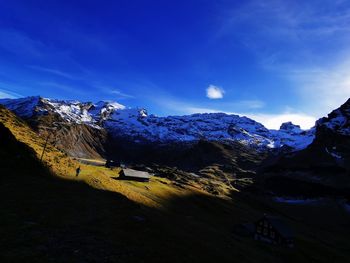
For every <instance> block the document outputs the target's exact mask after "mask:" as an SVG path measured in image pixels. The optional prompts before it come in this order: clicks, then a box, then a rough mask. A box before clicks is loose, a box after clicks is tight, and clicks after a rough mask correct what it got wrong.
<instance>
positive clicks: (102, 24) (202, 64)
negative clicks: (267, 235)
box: [0, 0, 350, 128]
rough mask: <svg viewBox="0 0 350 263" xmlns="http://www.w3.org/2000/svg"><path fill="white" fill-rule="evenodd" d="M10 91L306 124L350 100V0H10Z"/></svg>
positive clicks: (4, 78) (2, 83) (4, 85)
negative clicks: (225, 113) (223, 113)
mask: <svg viewBox="0 0 350 263" xmlns="http://www.w3.org/2000/svg"><path fill="white" fill-rule="evenodd" d="M0 3H1V8H0V97H21V96H29V95H41V96H44V97H49V98H57V99H78V100H82V101H99V100H114V101H118V102H119V103H121V104H124V105H126V106H129V107H145V108H147V109H148V111H149V112H151V113H154V114H158V115H169V114H171V115H174V114H190V113H195V112H216V111H223V112H227V113H238V114H242V115H246V116H248V117H252V118H254V119H256V120H257V121H260V122H262V123H263V124H265V125H266V126H267V127H270V128H277V127H278V126H279V125H280V123H281V122H282V121H287V120H292V121H293V122H295V123H297V124H301V125H302V127H303V128H307V127H310V126H312V125H313V123H314V121H315V119H317V118H319V117H322V116H324V115H325V114H327V113H328V112H329V111H331V110H332V109H334V108H336V107H338V106H340V104H342V103H343V102H345V101H346V100H347V98H349V97H350V74H349V73H350V45H349V43H350V1H342V0H317V1H316V0H309V1H298V0H293V1H288V0H271V1H269V0H267V1H259V0H251V1H228V0H218V1H205V0H202V1H199V0H198V1H193V0H192V1H191V0H186V1H182V0H177V1H170V0H169V1H160V0H159V1H152V0H148V1H147V0H144V1H132V0H129V1H104V0H99V1H88V0H85V1H64V0H59V1H53V0H50V1H47V0H45V1H39V0H38V1H33V0H25V1H17V0H11V1H0Z"/></svg>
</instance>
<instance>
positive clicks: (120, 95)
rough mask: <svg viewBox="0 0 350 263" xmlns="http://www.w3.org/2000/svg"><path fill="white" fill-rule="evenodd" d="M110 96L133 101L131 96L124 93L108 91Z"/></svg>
mask: <svg viewBox="0 0 350 263" xmlns="http://www.w3.org/2000/svg"><path fill="white" fill-rule="evenodd" d="M110 93H111V94H114V95H116V96H117V97H118V99H133V98H135V97H134V96H133V95H130V94H127V93H124V92H122V91H120V90H115V89H114V90H111V91H110Z"/></svg>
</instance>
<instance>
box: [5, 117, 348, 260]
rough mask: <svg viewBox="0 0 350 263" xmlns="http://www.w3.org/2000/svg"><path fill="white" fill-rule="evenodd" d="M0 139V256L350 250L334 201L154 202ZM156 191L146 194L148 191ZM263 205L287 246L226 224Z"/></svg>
mask: <svg viewBox="0 0 350 263" xmlns="http://www.w3.org/2000/svg"><path fill="white" fill-rule="evenodd" d="M10 117H11V116H10ZM11 118H13V116H12V117H11ZM13 121H15V120H13ZM16 121H20V120H18V119H16ZM12 129H16V127H15V126H13V128H12ZM30 134H31V133H30V131H29V130H26V132H24V135H26V136H28V135H30ZM0 138H1V140H0V156H1V159H0V180H1V181H0V182H1V183H0V210H1V217H0V261H1V262H235V261H237V262H329V261H330V260H332V261H333V262H346V261H347V260H348V258H349V256H350V255H349V251H350V249H349V244H348V237H349V234H350V232H349V229H350V225H349V222H350V220H349V216H348V215H347V214H345V213H344V212H342V211H343V210H341V209H339V208H338V207H335V206H318V207H315V208H311V209H310V208H308V207H304V206H301V207H290V206H286V205H283V204H280V205H275V204H273V203H271V202H270V201H268V200H264V199H259V198H257V197H253V196H247V195H244V194H233V195H232V196H231V199H229V198H226V199H223V198H217V197H213V196H212V195H209V194H204V193H203V194H199V193H198V192H197V193H193V194H188V195H184V196H182V197H181V198H179V197H176V196H175V197H174V196H168V197H167V198H164V201H163V202H164V203H163V206H162V208H158V209H157V208H151V207H147V206H144V205H140V204H136V203H134V202H133V201H131V200H128V199H127V198H125V197H124V196H122V195H121V194H118V193H115V192H114V193H113V192H108V191H103V190H97V189H94V188H91V187H90V186H88V185H86V184H85V183H84V182H83V181H81V182H77V181H72V180H63V179H59V178H58V177H56V175H55V174H54V173H53V172H52V171H51V170H50V169H48V168H47V167H45V166H43V165H42V164H41V163H40V162H39V161H38V159H37V155H36V153H35V152H34V151H33V150H32V149H31V148H30V147H28V146H27V145H26V144H24V143H21V142H19V141H18V140H17V139H16V138H15V137H14V136H13V135H12V133H11V131H10V130H8V129H7V128H5V127H4V126H3V125H1V124H0ZM28 141H29V138H28ZM52 151H53V150H52ZM84 169H87V168H84ZM94 169H95V168H94ZM96 169H99V168H96ZM104 176H106V175H104ZM94 179H95V180H102V178H99V177H95V178H94ZM129 185H130V189H131V188H132V187H135V186H138V187H140V188H145V187H149V186H150V185H149V184H144V183H135V184H129ZM181 189H182V188H180V187H179V188H177V190H178V191H181ZM154 191H157V189H152V188H151V189H149V190H148V195H149V196H151V197H153V198H154V196H153V195H154V194H155V193H154ZM165 200H166V201H165ZM265 212H267V213H270V214H276V215H280V216H282V217H283V218H284V219H285V220H286V221H287V222H288V223H289V224H290V225H291V227H292V228H293V229H294V230H295V232H296V248H295V249H293V250H291V249H287V248H282V247H277V246H271V245H268V244H264V243H260V242H256V241H254V240H253V239H252V238H251V237H242V236H240V235H238V234H236V233H234V232H233V231H232V230H233V229H234V228H235V225H236V224H240V223H245V222H252V221H254V220H256V219H257V218H259V217H260V216H261V215H262V214H263V213H265Z"/></svg>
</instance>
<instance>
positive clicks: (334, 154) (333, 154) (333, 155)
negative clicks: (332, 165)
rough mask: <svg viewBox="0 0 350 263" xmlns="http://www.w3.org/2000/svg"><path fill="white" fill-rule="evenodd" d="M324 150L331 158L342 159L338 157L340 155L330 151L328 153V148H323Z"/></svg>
mask: <svg viewBox="0 0 350 263" xmlns="http://www.w3.org/2000/svg"><path fill="white" fill-rule="evenodd" d="M334 148H335V147H333V149H334ZM325 150H326V152H327V153H328V154H330V155H331V156H332V157H334V158H335V159H342V156H341V155H340V154H338V153H336V152H331V151H329V150H328V148H327V147H325Z"/></svg>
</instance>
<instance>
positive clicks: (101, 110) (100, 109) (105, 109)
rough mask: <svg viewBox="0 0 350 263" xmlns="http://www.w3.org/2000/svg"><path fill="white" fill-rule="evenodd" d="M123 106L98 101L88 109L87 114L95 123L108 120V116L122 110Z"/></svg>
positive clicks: (112, 102) (111, 102)
mask: <svg viewBox="0 0 350 263" xmlns="http://www.w3.org/2000/svg"><path fill="white" fill-rule="evenodd" d="M123 109H125V106H124V105H122V104H119V103H117V102H114V101H99V102H97V103H96V104H93V105H92V107H91V108H90V109H89V113H90V114H91V115H92V116H93V118H95V120H97V121H100V122H101V121H105V120H107V119H109V118H110V116H111V115H112V114H113V113H114V112H115V111H116V110H123Z"/></svg>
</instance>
